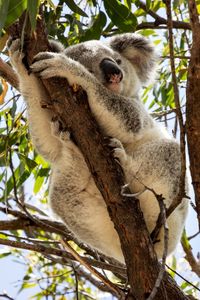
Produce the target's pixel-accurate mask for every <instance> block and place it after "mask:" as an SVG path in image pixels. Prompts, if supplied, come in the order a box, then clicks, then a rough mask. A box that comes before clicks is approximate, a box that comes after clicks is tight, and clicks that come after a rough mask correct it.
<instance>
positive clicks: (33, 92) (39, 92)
mask: <svg viewBox="0 0 200 300" xmlns="http://www.w3.org/2000/svg"><path fill="white" fill-rule="evenodd" d="M9 53H10V60H11V64H12V66H13V67H14V69H15V71H16V73H17V75H18V78H19V86H20V92H21V94H22V95H23V97H24V99H25V101H26V103H27V111H28V120H29V125H30V133H31V137H32V139H33V142H34V144H35V146H36V148H37V150H38V152H39V153H40V154H41V155H43V156H44V157H45V158H46V159H47V160H49V161H50V162H53V161H54V160H55V159H56V157H57V156H58V155H59V152H60V149H61V146H62V143H61V142H60V140H59V139H58V138H57V137H55V136H54V135H53V134H52V130H51V126H52V125H51V120H52V114H51V112H50V111H49V110H47V109H42V108H41V102H42V101H43V99H47V98H48V95H47V94H46V92H45V90H44V87H43V86H42V84H41V82H40V81H39V80H38V78H37V77H36V76H35V75H34V74H30V75H29V74H28V71H27V69H26V68H25V66H24V64H23V62H22V59H23V56H24V55H23V53H22V52H21V51H20V41H19V40H16V41H14V42H12V44H11V46H10V48H9Z"/></svg>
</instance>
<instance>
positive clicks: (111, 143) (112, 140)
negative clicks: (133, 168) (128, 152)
mask: <svg viewBox="0 0 200 300" xmlns="http://www.w3.org/2000/svg"><path fill="white" fill-rule="evenodd" d="M109 146H110V147H111V148H120V149H122V150H124V147H123V145H122V143H121V142H120V140H118V139H116V138H110V141H109ZM124 151H125V150H124Z"/></svg>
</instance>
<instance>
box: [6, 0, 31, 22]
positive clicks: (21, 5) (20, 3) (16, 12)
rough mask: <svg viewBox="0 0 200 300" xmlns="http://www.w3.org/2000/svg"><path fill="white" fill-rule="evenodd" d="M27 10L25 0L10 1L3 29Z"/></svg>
mask: <svg viewBox="0 0 200 300" xmlns="http://www.w3.org/2000/svg"><path fill="white" fill-rule="evenodd" d="M26 8H27V0H10V1H9V7H8V15H7V19H6V23H5V27H6V28H7V27H9V26H10V25H11V24H12V23H14V22H15V21H16V20H17V19H18V18H19V17H20V16H21V15H22V13H23V12H24V11H25V9H26Z"/></svg>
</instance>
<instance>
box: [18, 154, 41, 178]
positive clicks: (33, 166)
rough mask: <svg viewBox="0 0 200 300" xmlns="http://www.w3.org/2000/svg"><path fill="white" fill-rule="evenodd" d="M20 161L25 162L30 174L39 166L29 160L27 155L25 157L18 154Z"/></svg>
mask: <svg viewBox="0 0 200 300" xmlns="http://www.w3.org/2000/svg"><path fill="white" fill-rule="evenodd" d="M18 155H19V159H21V160H23V162H24V165H25V169H26V170H27V171H29V173H31V172H32V170H33V169H34V168H35V167H36V166H37V165H38V164H37V163H36V162H35V161H34V160H32V159H30V158H28V157H27V156H26V155H23V154H21V153H18Z"/></svg>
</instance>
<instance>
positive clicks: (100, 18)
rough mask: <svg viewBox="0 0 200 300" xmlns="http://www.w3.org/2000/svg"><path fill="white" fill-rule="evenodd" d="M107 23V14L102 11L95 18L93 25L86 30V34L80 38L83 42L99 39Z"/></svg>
mask: <svg viewBox="0 0 200 300" xmlns="http://www.w3.org/2000/svg"><path fill="white" fill-rule="evenodd" d="M105 25H106V15H105V14H104V13H103V12H102V11H100V12H99V14H98V15H97V16H95V17H94V19H93V24H92V26H91V27H90V28H89V29H87V30H86V31H85V34H84V36H83V37H82V38H81V39H80V41H81V42H84V41H89V40H94V39H95V40H99V39H100V37H101V34H102V30H103V28H104V26H105Z"/></svg>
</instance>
